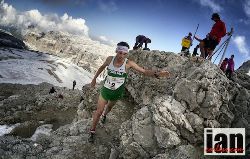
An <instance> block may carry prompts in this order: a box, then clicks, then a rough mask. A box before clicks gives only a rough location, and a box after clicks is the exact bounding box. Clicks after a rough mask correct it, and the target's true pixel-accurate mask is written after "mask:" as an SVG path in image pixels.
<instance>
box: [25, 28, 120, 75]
mask: <svg viewBox="0 0 250 159" xmlns="http://www.w3.org/2000/svg"><path fill="white" fill-rule="evenodd" d="M24 41H25V42H26V43H27V44H28V45H29V47H30V48H32V49H34V50H39V51H41V52H47V53H51V54H53V55H56V56H59V57H63V58H68V59H69V60H70V61H72V62H73V63H75V64H77V65H78V66H81V67H83V68H84V69H86V70H87V71H89V72H91V73H95V72H96V71H97V69H98V68H99V67H100V65H101V64H102V63H103V62H104V60H105V59H106V57H107V56H109V55H114V53H115V47H111V46H108V45H104V44H101V43H100V42H97V41H93V40H91V39H90V38H89V37H82V36H81V37H80V36H77V35H70V34H66V33H63V32H55V31H50V32H47V33H44V32H41V33H37V32H28V33H27V34H26V35H25V36H24Z"/></svg>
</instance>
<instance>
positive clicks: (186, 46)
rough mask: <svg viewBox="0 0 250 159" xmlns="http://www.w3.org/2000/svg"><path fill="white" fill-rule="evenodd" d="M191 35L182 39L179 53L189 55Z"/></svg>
mask: <svg viewBox="0 0 250 159" xmlns="http://www.w3.org/2000/svg"><path fill="white" fill-rule="evenodd" d="M192 42H193V41H192V33H191V32H190V33H188V36H185V37H184V38H183V39H182V42H181V46H182V48H181V52H185V55H187V54H189V48H190V46H192Z"/></svg>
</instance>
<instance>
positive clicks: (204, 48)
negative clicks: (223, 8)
mask: <svg viewBox="0 0 250 159" xmlns="http://www.w3.org/2000/svg"><path fill="white" fill-rule="evenodd" d="M211 19H212V20H213V21H214V22H215V23H214V25H213V27H212V29H211V31H210V33H209V34H208V35H207V37H206V38H205V39H203V40H202V41H201V42H200V51H201V57H203V58H206V55H205V53H206V52H207V54H208V59H211V58H212V54H213V51H214V49H215V48H216V46H217V45H218V44H219V43H220V41H221V38H222V37H224V36H225V35H226V26H225V23H224V22H223V21H222V20H221V19H220V16H219V14H218V13H214V14H213V15H212V17H211ZM195 39H196V38H195Z"/></svg>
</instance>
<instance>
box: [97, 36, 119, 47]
mask: <svg viewBox="0 0 250 159" xmlns="http://www.w3.org/2000/svg"><path fill="white" fill-rule="evenodd" d="M97 39H98V41H100V42H101V43H103V44H107V45H110V46H115V45H116V44H115V42H114V41H113V40H109V39H108V38H107V37H106V36H103V35H102V36H99V37H98V38H97Z"/></svg>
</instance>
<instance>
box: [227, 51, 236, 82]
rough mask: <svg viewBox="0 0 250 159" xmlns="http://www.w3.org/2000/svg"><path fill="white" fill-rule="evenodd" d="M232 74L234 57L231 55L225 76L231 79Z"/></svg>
mask: <svg viewBox="0 0 250 159" xmlns="http://www.w3.org/2000/svg"><path fill="white" fill-rule="evenodd" d="M233 72H234V55H231V58H230V59H229V60H228V63H227V70H226V76H227V77H228V79H231V78H232V74H233Z"/></svg>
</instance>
